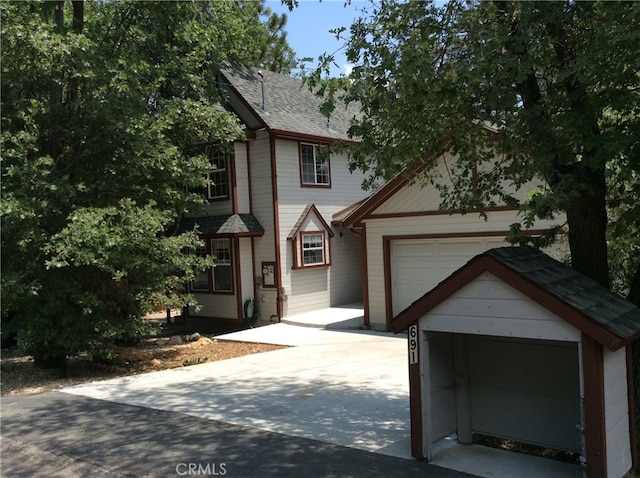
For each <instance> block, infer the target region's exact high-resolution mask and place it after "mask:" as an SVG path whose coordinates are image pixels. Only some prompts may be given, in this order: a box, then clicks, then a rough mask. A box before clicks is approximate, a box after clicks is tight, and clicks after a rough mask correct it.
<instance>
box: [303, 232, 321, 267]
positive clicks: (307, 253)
mask: <svg viewBox="0 0 640 478" xmlns="http://www.w3.org/2000/svg"><path fill="white" fill-rule="evenodd" d="M324 248H325V245H324V234H322V233H313V234H305V233H303V234H302V265H303V266H317V265H324V264H325V255H324Z"/></svg>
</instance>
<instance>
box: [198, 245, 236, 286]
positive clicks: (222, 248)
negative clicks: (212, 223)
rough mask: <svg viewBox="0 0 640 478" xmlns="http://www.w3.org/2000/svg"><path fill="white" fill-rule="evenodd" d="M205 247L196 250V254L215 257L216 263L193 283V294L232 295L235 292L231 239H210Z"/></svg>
mask: <svg viewBox="0 0 640 478" xmlns="http://www.w3.org/2000/svg"><path fill="white" fill-rule="evenodd" d="M206 244H207V246H208V248H209V249H208V250H207V248H206V247H205V246H202V247H199V248H198V249H196V251H195V253H196V254H197V255H200V256H205V255H206V254H207V252H209V253H210V254H211V255H213V256H214V259H215V262H214V266H213V267H212V268H209V269H207V270H206V271H204V272H202V273H201V274H200V275H199V276H198V277H197V278H196V279H195V280H193V281H191V284H190V290H191V291H192V292H206V293H215V292H222V293H230V292H233V254H232V250H231V239H228V238H220V239H208V240H207V242H206Z"/></svg>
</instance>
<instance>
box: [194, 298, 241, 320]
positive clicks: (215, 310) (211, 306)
mask: <svg viewBox="0 0 640 478" xmlns="http://www.w3.org/2000/svg"><path fill="white" fill-rule="evenodd" d="M195 297H196V298H197V299H198V303H199V304H200V305H201V306H202V309H201V310H200V311H199V312H196V311H194V310H193V309H191V310H190V311H189V314H190V315H192V316H195V317H198V316H203V317H215V318H222V319H237V318H238V309H237V304H236V296H235V294H195Z"/></svg>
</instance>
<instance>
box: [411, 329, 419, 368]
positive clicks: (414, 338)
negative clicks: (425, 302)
mask: <svg viewBox="0 0 640 478" xmlns="http://www.w3.org/2000/svg"><path fill="white" fill-rule="evenodd" d="M414 363H418V326H417V325H412V326H410V327H409V364H414Z"/></svg>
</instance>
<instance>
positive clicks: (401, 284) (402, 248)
mask: <svg viewBox="0 0 640 478" xmlns="http://www.w3.org/2000/svg"><path fill="white" fill-rule="evenodd" d="M503 245H505V243H504V239H503V238H502V237H486V238H476V237H474V238H451V239H422V240H397V241H392V242H391V294H392V297H391V301H392V305H393V315H394V316H395V315H397V314H399V313H400V312H402V311H403V310H404V309H406V308H407V307H408V306H409V305H411V304H412V303H413V302H415V301H416V300H417V299H418V298H420V297H422V296H423V295H424V294H425V293H427V292H428V291H430V290H431V289H433V288H434V287H435V286H436V285H438V284H439V283H440V282H442V280H444V279H445V278H447V277H448V276H449V275H451V274H452V273H453V272H455V271H456V270H457V269H459V268H460V267H461V266H463V265H464V264H466V263H467V262H468V261H469V260H470V259H471V258H472V257H474V256H475V255H477V254H480V253H482V252H484V251H486V250H488V249H491V248H492V247H499V246H503Z"/></svg>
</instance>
